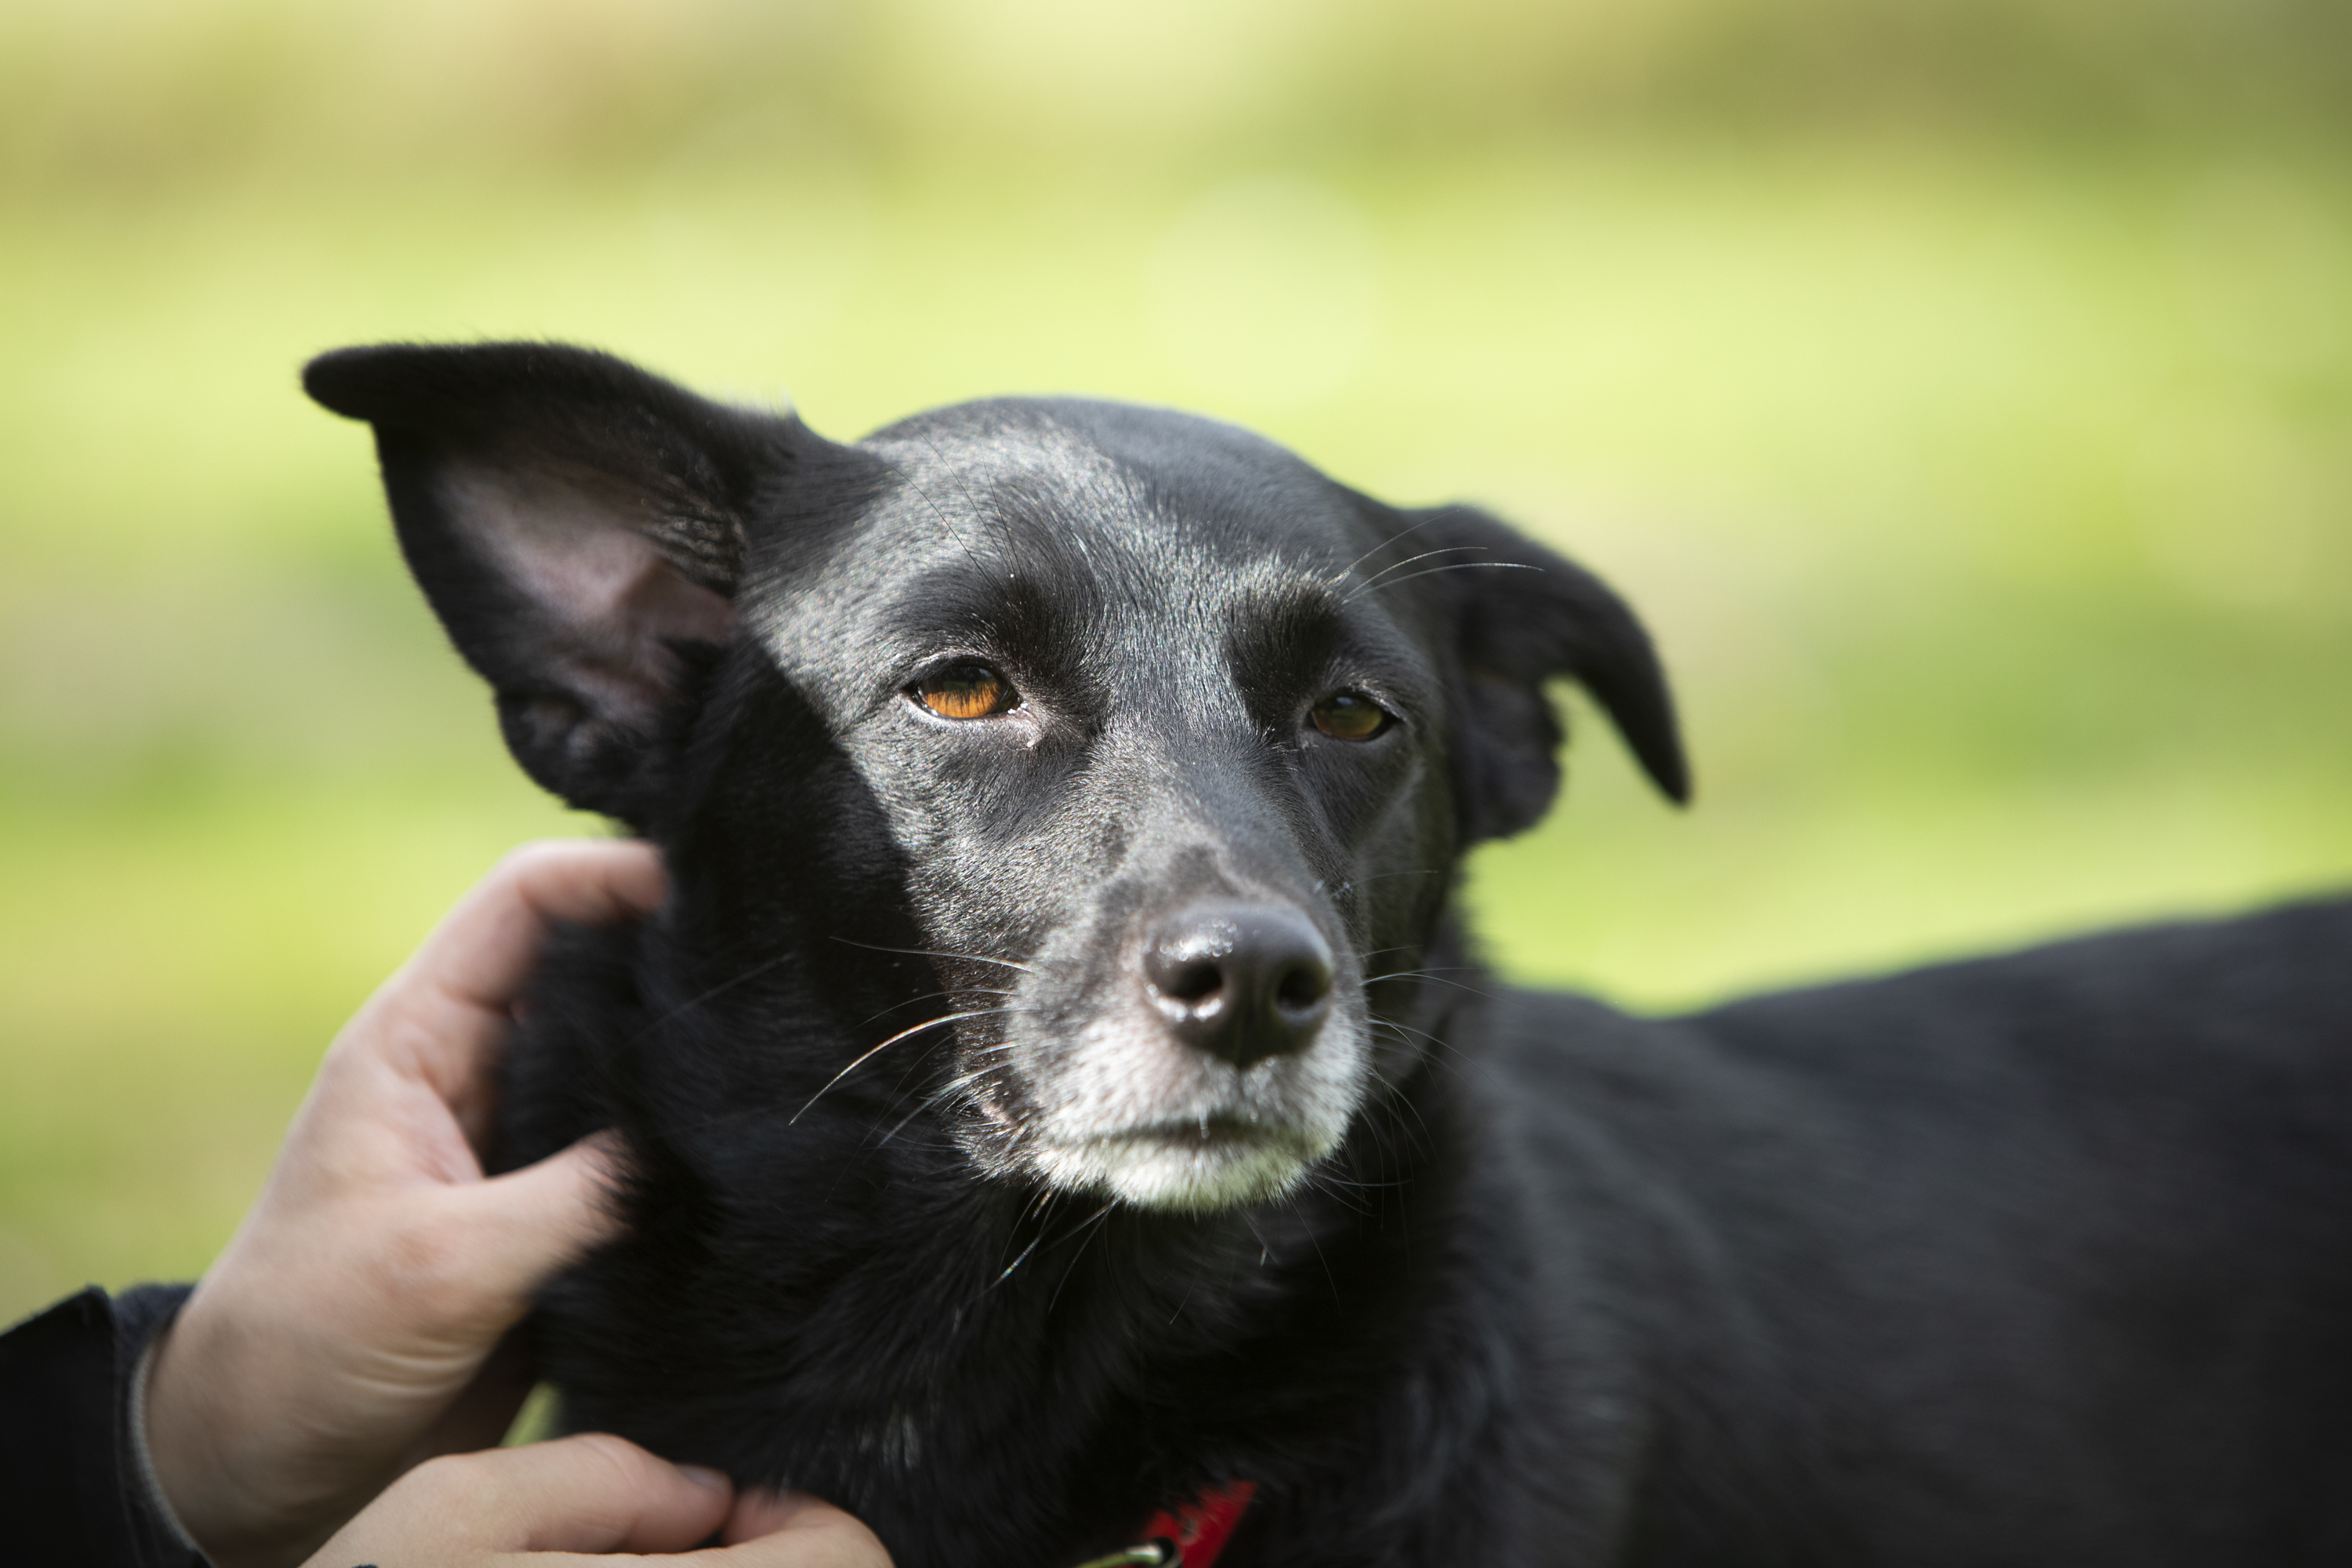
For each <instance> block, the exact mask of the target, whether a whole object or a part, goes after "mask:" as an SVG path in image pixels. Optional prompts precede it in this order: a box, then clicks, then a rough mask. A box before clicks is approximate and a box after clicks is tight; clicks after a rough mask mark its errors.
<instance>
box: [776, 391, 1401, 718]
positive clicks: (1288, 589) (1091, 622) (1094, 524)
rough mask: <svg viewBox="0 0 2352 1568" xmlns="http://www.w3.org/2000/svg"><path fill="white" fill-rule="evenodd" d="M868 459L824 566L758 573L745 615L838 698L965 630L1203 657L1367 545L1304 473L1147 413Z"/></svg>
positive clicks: (1361, 520) (1362, 523)
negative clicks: (872, 468) (990, 629)
mask: <svg viewBox="0 0 2352 1568" xmlns="http://www.w3.org/2000/svg"><path fill="white" fill-rule="evenodd" d="M861 449H862V450H863V451H865V452H866V453H867V454H869V455H870V456H871V457H873V458H877V459H879V463H878V467H879V468H881V469H882V470H883V472H884V473H885V474H886V475H887V478H886V479H885V481H884V482H883V483H882V484H881V485H880V486H879V487H877V493H876V494H875V495H874V496H873V498H872V500H870V502H869V504H867V505H866V507H865V508H864V509H863V510H862V511H861V512H860V514H859V515H858V517H857V519H856V521H855V523H854V525H852V526H849V527H846V528H845V529H843V530H841V531H837V532H835V534H834V535H833V536H832V539H831V542H830V543H829V545H828V547H827V548H826V549H825V550H824V551H823V552H822V555H821V557H820V558H811V557H809V556H807V555H803V556H801V557H800V559H799V560H798V562H797V563H795V564H794V565H793V566H792V567H791V568H790V569H785V570H774V571H770V572H764V573H761V574H758V575H759V585H758V588H757V589H756V591H755V594H754V603H753V607H752V609H751V616H750V622H751V625H752V626H754V627H756V628H757V629H758V630H759V632H760V633H761V636H762V638H763V640H764V641H765V642H766V643H767V644H768V646H769V647H770V648H771V650H772V652H773V653H774V654H775V656H776V657H777V658H779V659H780V660H781V661H782V663H783V665H784V667H785V668H786V669H787V670H789V671H792V672H793V673H795V674H797V675H800V676H803V677H805V678H811V679H816V680H818V681H819V683H820V684H824V685H835V683H836V682H838V683H842V684H839V685H836V686H835V689H836V690H838V691H839V692H840V693H841V694H842V695H843V696H845V697H847V696H848V695H849V693H850V691H851V689H853V688H854V687H855V686H856V683H857V681H858V680H859V679H861V677H860V676H859V675H858V673H857V672H858V671H861V670H868V669H870V668H872V667H875V666H876V665H877V662H878V663H887V662H889V661H890V660H892V659H894V658H904V657H911V656H913V655H915V654H917V653H919V652H920V651H924V650H926V649H933V645H937V647H946V646H948V645H950V644H952V643H955V642H957V641H959V640H968V639H962V638H960V637H959V636H958V635H957V631H956V628H957V627H958V626H1006V625H1009V624H1012V623H1014V622H1018V621H1023V620H1026V621H1027V622H1029V623H1030V624H1032V625H1034V624H1036V623H1037V622H1038V621H1039V620H1040V619H1041V618H1042V619H1044V620H1046V621H1052V622H1057V623H1059V624H1061V625H1062V626H1065V627H1066V628H1075V627H1077V626H1085V627H1087V628H1088V631H1089V634H1090V635H1092V636H1094V637H1096V638H1097V647H1098V648H1099V650H1100V651H1101V652H1103V653H1105V654H1109V653H1111V652H1113V651H1114V650H1113V648H1112V647H1111V645H1113V644H1117V643H1120V642H1124V641H1128V640H1130V639H1132V638H1137V637H1140V638H1142V639H1144V640H1145V641H1146V642H1151V641H1158V642H1162V643H1165V642H1167V641H1168V640H1169V639H1171V638H1172V639H1174V640H1176V641H1179V642H1190V643H1192V644H1194V645H1196V646H1203V647H1205V646H1207V645H1208V644H1210V643H1212V642H1214V641H1216V640H1218V639H1219V638H1220V637H1222V635H1223V632H1224V631H1226V630H1228V629H1230V628H1231V627H1232V626H1233V625H1234V622H1235V620H1236V619H1237V618H1239V617H1242V616H1246V615H1247V614H1248V613H1249V611H1250V607H1251V606H1253V605H1265V604H1268V603H1272V602H1276V601H1277V600H1281V599H1283V598H1285V597H1286V596H1287V595H1297V593H1299V592H1302V591H1307V592H1313V591H1318V590H1319V591H1320V592H1322V593H1324V594H1327V595H1328V594H1331V593H1334V592H1335V591H1336V590H1337V588H1338V585H1339V584H1340V583H1342V581H1343V580H1344V579H1345V578H1346V576H1347V574H1348V568H1349V564H1350V563H1353V562H1355V561H1358V560H1360V558H1361V557H1362V556H1363V554H1364V553H1365V552H1366V551H1367V550H1368V549H1370V548H1372V547H1374V546H1375V545H1376V544H1377V542H1378V535H1377V534H1376V533H1375V532H1374V531H1373V529H1372V526H1371V524H1370V521H1368V520H1367V519H1366V518H1365V517H1364V515H1363V514H1362V512H1361V511H1360V508H1359V505H1358V503H1357V502H1356V500H1355V499H1354V498H1353V497H1352V496H1351V494H1350V493H1349V491H1347V490H1345V489H1341V488H1340V487H1339V486H1338V485H1336V484H1334V483H1332V482H1331V481H1330V480H1329V479H1326V478H1325V477H1324V476H1323V475H1322V474H1320V473H1318V471H1317V470H1316V469H1314V468H1311V467H1309V466H1308V465H1307V463H1306V462H1304V461H1303V460H1301V459H1300V458H1297V457H1296V456H1294V455H1292V454H1291V453H1289V452H1287V451H1286V450H1284V449H1283V448H1282V447H1277V446H1276V445H1275V444H1273V443H1272V442H1270V441H1266V440H1265V439H1263V438H1262V437H1256V436H1254V435H1251V434H1250V433H1248V432H1246V431H1244V430H1240V429H1237V428H1235V427H1234V426H1226V425H1221V424H1218V423H1217V422H1215V421H1213V420H1208V419H1202V418H1199V417H1196V416H1189V415H1181V414H1175V413H1171V412H1167V411H1163V410H1159V409H1149V408H1138V407H1132V406H1128V405H1118V404H1101V403H1088V402H1081V401H1077V400H1049V399H1024V400H1001V401H996V402H991V403H982V404H966V405H960V406H958V407H955V408H950V409H946V410H942V411H940V412H939V413H935V414H930V415H924V416H919V417H918V418H915V419H912V420H908V421H904V422H902V423H900V424H898V425H894V426H889V427H888V428H887V429H885V430H883V431H880V432H877V434H876V435H874V436H872V437H867V439H866V441H865V442H864V443H862V444H861ZM1121 606H1124V607H1125V608H1126V609H1128V610H1129V611H1133V612H1138V613H1120V607H1121ZM1371 613H1373V614H1375V615H1377V613H1378V611H1377V608H1376V607H1375V608H1374V609H1373V610H1372V612H1371ZM902 644H903V645H904V646H900V645H902ZM934 650H935V649H934ZM1128 651H1129V653H1130V654H1132V653H1137V652H1140V651H1141V650H1140V649H1139V648H1138V649H1129V650H1128Z"/></svg>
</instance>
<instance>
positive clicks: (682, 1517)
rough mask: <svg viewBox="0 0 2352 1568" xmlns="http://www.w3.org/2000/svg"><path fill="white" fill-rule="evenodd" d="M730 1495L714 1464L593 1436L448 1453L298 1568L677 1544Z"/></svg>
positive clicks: (703, 1527)
mask: <svg viewBox="0 0 2352 1568" xmlns="http://www.w3.org/2000/svg"><path fill="white" fill-rule="evenodd" d="M733 1495H734V1494H733V1489H732V1488H731V1487H730V1485H729V1484H728V1481H727V1479H726V1478H725V1477H724V1476H721V1475H719V1473H718V1472H716V1471H713V1470H698V1469H692V1468H686V1467H681V1466H677V1465H672V1464H670V1463H668V1462H667V1461H666V1460H662V1459H658V1458H655V1457H654V1456H653V1455H651V1454H648V1453H646V1451H645V1450H644V1449H643V1448H640V1447H637V1446H636V1445H635V1444H634V1443H630V1442H627V1441H625V1440H624V1439H622V1438H619V1437H614V1436H609V1435H607V1434H604V1433H590V1434H586V1435H584V1436H577V1437H565V1438H562V1439H559V1440H557V1441H555V1442H551V1443H533V1444H530V1445H528V1446H526V1447H520V1448H495V1449H491V1450H489V1451H488V1452H485V1453H479V1454H463V1455H454V1456H451V1457H449V1458H439V1459H434V1460H432V1461H430V1462H428V1463H426V1464H424V1465H420V1466H418V1467H417V1468H415V1469H414V1470H411V1471H410V1472H409V1473H408V1474H407V1475H405V1476H404V1477H402V1478H401V1479H399V1480H398V1481H396V1482H394V1484H393V1486H392V1488H391V1489H389V1490H387V1491H386V1492H385V1493H384V1494H383V1496H382V1497H380V1498H378V1499H377V1500H375V1501H374V1502H373V1503H371V1504H370V1505H369V1506H368V1507H367V1508H366V1509H365V1510H362V1512H361V1513H360V1515H359V1517H358V1518H356V1519H354V1520H352V1521H351V1523H349V1524H347V1525H345V1526H344V1527H343V1528H342V1529H341V1530H340V1531H337V1532H336V1533H335V1535H334V1536H333V1537H332V1538H331V1540H329V1541H328V1542H327V1544H326V1545H325V1546H323V1547H321V1548H320V1550H319V1552H317V1553H315V1554H314V1555H313V1556H312V1557H311V1558H310V1563H309V1568H351V1565H352V1563H436V1564H447V1565H448V1568H490V1565H492V1564H506V1563H517V1564H521V1563H544V1562H547V1561H548V1559H546V1558H542V1557H536V1556H531V1555H527V1554H531V1553H541V1552H550V1553H565V1552H584V1553H603V1552H682V1551H685V1550H687V1549H688V1548H690V1547H692V1546H693V1545H694V1543H695V1542H698V1541H702V1540H705V1539H707V1538H709V1534H710V1532H711V1531H714V1530H716V1529H718V1528H719V1521H721V1520H723V1519H724V1518H726V1516H727V1510H728V1505H729V1503H730V1501H731V1500H732V1499H733ZM594 1560H595V1559H594V1558H593V1557H590V1558H586V1559H583V1561H588V1562H593V1561H594ZM556 1561H561V1559H560V1558H559V1559H556Z"/></svg>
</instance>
